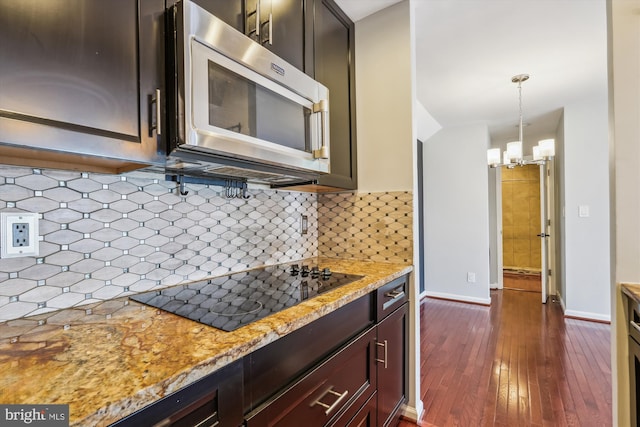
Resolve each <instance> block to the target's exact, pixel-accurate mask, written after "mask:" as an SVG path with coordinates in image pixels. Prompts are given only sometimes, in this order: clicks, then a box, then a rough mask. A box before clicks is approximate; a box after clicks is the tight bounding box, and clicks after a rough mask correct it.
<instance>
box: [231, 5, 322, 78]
mask: <svg viewBox="0 0 640 427" xmlns="http://www.w3.org/2000/svg"><path fill="white" fill-rule="evenodd" d="M243 1H244V13H245V28H244V32H245V34H247V35H248V36H249V37H250V38H251V39H253V40H254V41H256V42H258V43H260V44H262V46H264V47H266V48H267V49H269V50H270V51H272V52H273V53H275V54H276V55H278V56H279V57H281V58H282V59H284V60H285V61H287V62H288V63H289V64H291V65H293V66H294V67H296V68H298V69H299V70H301V71H307V69H308V68H309V64H307V59H306V58H307V57H308V55H309V54H312V52H307V50H308V48H307V40H306V38H307V33H310V34H312V31H313V29H312V26H311V25H310V23H312V22H313V19H312V18H313V15H312V14H311V13H310V11H309V10H308V9H309V4H310V3H311V0H243ZM258 18H259V21H258ZM258 22H259V23H258Z"/></svg>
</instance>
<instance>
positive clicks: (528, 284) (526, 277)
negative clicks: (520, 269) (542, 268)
mask: <svg viewBox="0 0 640 427" xmlns="http://www.w3.org/2000/svg"><path fill="white" fill-rule="evenodd" d="M502 279H503V286H504V287H505V288H507V289H517V290H521V291H532V292H542V280H541V279H540V275H539V274H518V273H509V272H506V271H505V273H504V274H503V275H502Z"/></svg>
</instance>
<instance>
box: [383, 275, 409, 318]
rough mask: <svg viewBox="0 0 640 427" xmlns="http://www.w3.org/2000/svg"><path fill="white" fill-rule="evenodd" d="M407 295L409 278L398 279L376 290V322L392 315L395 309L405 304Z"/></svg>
mask: <svg viewBox="0 0 640 427" xmlns="http://www.w3.org/2000/svg"><path fill="white" fill-rule="evenodd" d="M408 295H409V276H402V277H398V278H397V279H395V280H392V281H391V282H389V283H387V284H386V285H383V286H381V287H379V288H378V290H377V292H376V320H377V321H378V322H380V321H381V320H382V319H384V318H385V317H387V316H388V315H389V314H391V313H393V311H394V310H395V309H397V308H398V307H400V306H401V305H402V304H404V303H405V302H407V299H408Z"/></svg>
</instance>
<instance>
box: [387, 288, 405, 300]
mask: <svg viewBox="0 0 640 427" xmlns="http://www.w3.org/2000/svg"><path fill="white" fill-rule="evenodd" d="M403 295H404V291H403V290H402V289H394V290H392V291H389V292H387V293H386V294H384V296H385V297H387V298H392V299H396V298H400V297H401V296H403Z"/></svg>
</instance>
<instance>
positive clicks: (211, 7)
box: [171, 0, 244, 32]
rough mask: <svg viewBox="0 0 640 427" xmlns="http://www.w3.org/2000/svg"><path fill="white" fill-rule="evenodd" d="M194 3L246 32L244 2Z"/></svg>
mask: <svg viewBox="0 0 640 427" xmlns="http://www.w3.org/2000/svg"><path fill="white" fill-rule="evenodd" d="M171 2H172V3H175V1H174V0H171ZM194 3H196V4H197V5H198V6H200V7H202V8H203V9H205V10H207V11H208V12H209V13H211V14H212V15H214V16H215V17H216V18H220V19H222V20H223V21H224V22H226V23H227V24H229V25H231V26H232V27H233V28H235V29H236V30H238V31H240V32H244V19H243V15H242V3H243V0H194Z"/></svg>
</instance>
